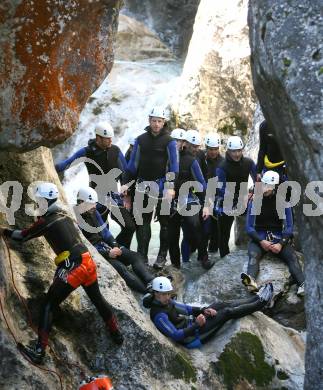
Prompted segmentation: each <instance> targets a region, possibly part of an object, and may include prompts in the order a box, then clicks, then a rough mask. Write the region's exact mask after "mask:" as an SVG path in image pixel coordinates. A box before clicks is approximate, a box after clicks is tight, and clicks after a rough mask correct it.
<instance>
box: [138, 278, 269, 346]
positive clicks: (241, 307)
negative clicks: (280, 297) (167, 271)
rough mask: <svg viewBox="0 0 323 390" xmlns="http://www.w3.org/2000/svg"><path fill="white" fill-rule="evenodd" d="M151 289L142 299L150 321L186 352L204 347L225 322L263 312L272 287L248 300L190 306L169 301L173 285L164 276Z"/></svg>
mask: <svg viewBox="0 0 323 390" xmlns="http://www.w3.org/2000/svg"><path fill="white" fill-rule="evenodd" d="M152 290H153V291H152V293H149V294H147V295H146V296H145V297H144V299H143V305H144V307H146V308H150V318H151V320H152V321H153V323H154V324H155V326H156V327H157V329H158V330H159V331H160V332H161V333H163V334H164V335H165V336H167V337H169V338H171V339H172V340H174V341H176V342H178V343H180V344H182V345H184V346H185V347H186V348H190V349H191V348H198V347H200V346H202V345H203V344H205V343H206V342H207V341H208V340H210V339H211V338H212V337H213V336H214V335H215V334H216V332H217V331H218V330H219V329H220V328H221V327H222V326H223V325H224V323H225V322H227V321H228V320H231V319H234V318H241V317H244V316H246V315H248V314H252V313H254V312H255V311H257V310H261V309H263V308H264V307H265V306H266V305H267V304H268V303H269V302H270V301H271V299H272V296H273V286H272V284H271V283H268V284H266V285H265V286H264V287H262V288H261V289H260V291H259V292H258V293H257V294H256V295H255V296H253V297H252V298H249V299H245V300H235V301H230V302H228V303H226V302H215V303H212V304H211V305H210V306H207V307H194V306H189V305H185V304H183V303H178V302H176V301H175V300H173V299H172V293H173V286H172V284H171V281H170V280H169V279H168V278H166V277H164V276H159V277H157V278H155V279H154V280H153V282H152Z"/></svg>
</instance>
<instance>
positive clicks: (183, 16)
mask: <svg viewBox="0 0 323 390" xmlns="http://www.w3.org/2000/svg"><path fill="white" fill-rule="evenodd" d="M124 2H125V9H124V10H123V12H124V13H126V14H127V15H129V16H132V17H134V18H135V19H138V20H139V21H141V22H144V23H145V24H146V25H147V26H148V27H149V28H151V29H152V30H154V31H155V32H156V33H157V35H158V36H159V38H160V39H161V40H162V41H163V42H164V43H165V44H166V45H167V46H168V47H169V48H171V49H172V50H173V52H174V53H175V54H176V55H178V56H180V57H184V56H185V55H186V52H187V48H188V45H189V43H190V39H191V36H192V32H193V25H194V18H195V15H196V11H197V8H198V5H199V2H200V0H164V1H156V0H125V1H124Z"/></svg>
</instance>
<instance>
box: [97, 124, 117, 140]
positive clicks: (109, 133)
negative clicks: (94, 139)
mask: <svg viewBox="0 0 323 390" xmlns="http://www.w3.org/2000/svg"><path fill="white" fill-rule="evenodd" d="M95 134H96V135H99V136H100V137H104V138H112V137H113V136H114V131H113V128H112V126H111V125H110V123H108V122H99V123H98V124H97V125H96V126H95Z"/></svg>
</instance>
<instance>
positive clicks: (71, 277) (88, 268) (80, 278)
mask: <svg viewBox="0 0 323 390" xmlns="http://www.w3.org/2000/svg"><path fill="white" fill-rule="evenodd" d="M96 280H97V274H96V264H95V262H94V261H93V259H92V257H91V255H90V253H89V252H86V253H83V254H82V263H81V264H80V265H79V266H78V267H76V268H74V269H73V270H72V271H70V272H69V273H68V275H67V278H66V281H67V283H68V284H70V285H71V286H72V287H74V288H77V287H79V286H85V287H87V286H90V285H91V284H92V283H94V282H95V281H96Z"/></svg>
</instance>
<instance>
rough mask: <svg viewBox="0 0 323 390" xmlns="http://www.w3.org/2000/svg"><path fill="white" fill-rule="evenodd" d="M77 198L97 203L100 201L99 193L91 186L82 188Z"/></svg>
mask: <svg viewBox="0 0 323 390" xmlns="http://www.w3.org/2000/svg"><path fill="white" fill-rule="evenodd" d="M77 200H81V201H82V202H87V203H93V204H95V203H97V201H98V194H97V193H96V191H95V190H94V189H93V188H91V187H83V188H80V189H79V192H78V193H77Z"/></svg>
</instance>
